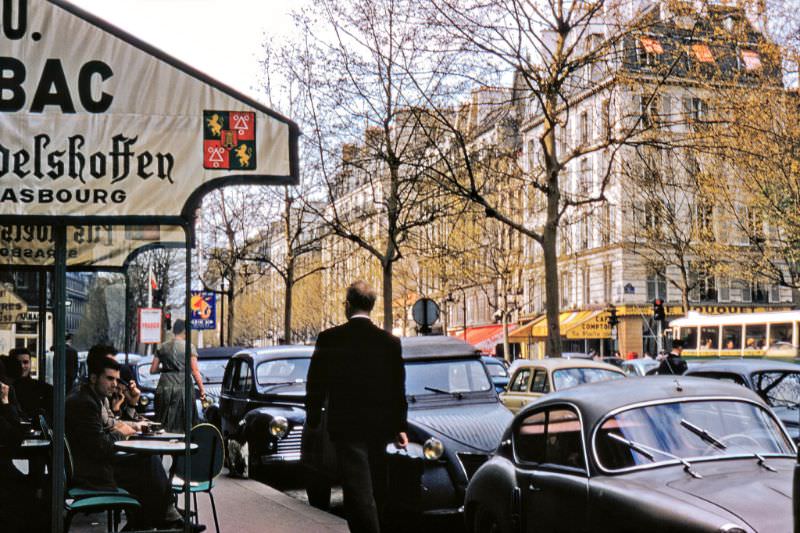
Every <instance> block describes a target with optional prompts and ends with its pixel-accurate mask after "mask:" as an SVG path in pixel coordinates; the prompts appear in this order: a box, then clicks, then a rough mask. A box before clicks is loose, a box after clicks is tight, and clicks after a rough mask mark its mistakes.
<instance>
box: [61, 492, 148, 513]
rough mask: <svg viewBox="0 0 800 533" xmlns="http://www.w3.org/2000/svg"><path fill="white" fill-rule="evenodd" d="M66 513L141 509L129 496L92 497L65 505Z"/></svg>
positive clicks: (136, 501)
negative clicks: (130, 508)
mask: <svg viewBox="0 0 800 533" xmlns="http://www.w3.org/2000/svg"><path fill="white" fill-rule="evenodd" d="M65 505H66V507H67V511H70V512H73V513H74V512H93V511H108V510H109V509H124V508H129V507H141V504H140V503H139V501H138V500H135V499H133V498H131V497H130V496H94V497H91V498H84V499H82V500H75V501H73V502H72V503H67V504H65Z"/></svg>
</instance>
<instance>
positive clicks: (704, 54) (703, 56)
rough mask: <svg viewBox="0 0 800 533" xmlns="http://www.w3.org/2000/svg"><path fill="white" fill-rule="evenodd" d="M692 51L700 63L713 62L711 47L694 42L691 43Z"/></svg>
mask: <svg viewBox="0 0 800 533" xmlns="http://www.w3.org/2000/svg"><path fill="white" fill-rule="evenodd" d="M692 53H693V54H694V57H695V58H697V60H698V61H700V62H701V63H713V62H714V54H712V53H711V48H709V47H708V45H707V44H702V43H696V44H693V45H692Z"/></svg>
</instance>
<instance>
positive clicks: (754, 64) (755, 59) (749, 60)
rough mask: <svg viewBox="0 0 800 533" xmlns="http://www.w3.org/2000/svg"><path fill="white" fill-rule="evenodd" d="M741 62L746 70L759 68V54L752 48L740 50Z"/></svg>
mask: <svg viewBox="0 0 800 533" xmlns="http://www.w3.org/2000/svg"><path fill="white" fill-rule="evenodd" d="M742 62H744V68H745V70H748V71H754V70H761V56H760V55H759V54H758V52H754V51H752V50H742Z"/></svg>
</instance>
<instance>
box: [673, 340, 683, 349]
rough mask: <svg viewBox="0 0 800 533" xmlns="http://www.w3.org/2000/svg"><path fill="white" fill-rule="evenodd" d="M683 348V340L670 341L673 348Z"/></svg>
mask: <svg viewBox="0 0 800 533" xmlns="http://www.w3.org/2000/svg"><path fill="white" fill-rule="evenodd" d="M683 346H684V342H683V339H675V340H674V341H672V347H673V348H680V349H683Z"/></svg>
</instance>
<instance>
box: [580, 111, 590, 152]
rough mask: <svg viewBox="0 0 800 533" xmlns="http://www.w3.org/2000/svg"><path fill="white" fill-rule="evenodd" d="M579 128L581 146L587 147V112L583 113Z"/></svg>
mask: <svg viewBox="0 0 800 533" xmlns="http://www.w3.org/2000/svg"><path fill="white" fill-rule="evenodd" d="M579 126H580V139H581V146H585V145H587V144H589V113H588V112H587V111H581V115H580V122H579Z"/></svg>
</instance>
